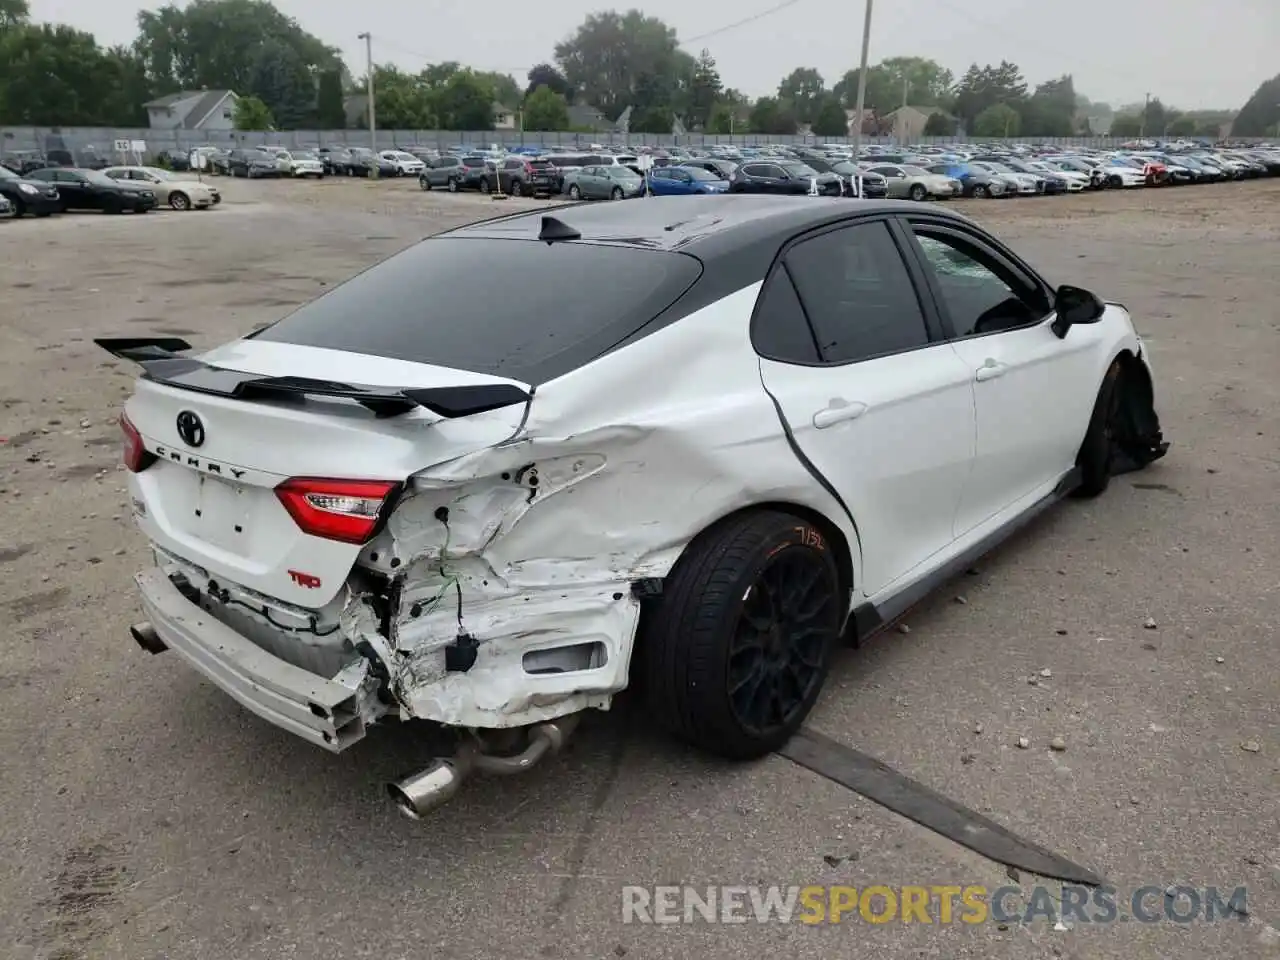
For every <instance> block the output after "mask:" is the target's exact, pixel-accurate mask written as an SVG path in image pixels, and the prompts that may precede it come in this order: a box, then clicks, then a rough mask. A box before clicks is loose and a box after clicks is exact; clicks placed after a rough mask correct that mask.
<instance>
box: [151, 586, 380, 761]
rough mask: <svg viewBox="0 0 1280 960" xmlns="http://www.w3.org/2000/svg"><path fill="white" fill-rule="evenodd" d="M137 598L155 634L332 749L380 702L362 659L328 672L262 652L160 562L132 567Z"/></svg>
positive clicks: (220, 682) (247, 701) (359, 734)
mask: <svg viewBox="0 0 1280 960" xmlns="http://www.w3.org/2000/svg"><path fill="white" fill-rule="evenodd" d="M134 579H135V580H136V581H137V584H138V589H139V591H140V592H141V594H142V605H143V607H144V608H145V610H146V612H147V617H148V618H149V619H150V621H151V625H152V627H153V628H154V629H155V632H156V634H157V635H159V637H160V639H161V640H163V641H164V643H165V645H166V646H168V647H169V649H171V650H174V651H176V652H177V653H178V655H179V656H181V657H182V658H183V659H184V660H186V661H187V662H188V663H189V664H190V665H191V666H193V667H194V668H195V669H196V670H198V671H199V672H200V673H202V674H204V676H205V677H207V678H208V679H209V680H210V681H212V682H213V683H214V685H216V686H217V687H219V688H221V689H222V690H223V691H224V692H225V693H227V694H228V695H230V696H231V697H232V698H234V699H235V700H236V701H238V702H239V703H240V705H241V706H243V707H245V708H246V709H248V710H250V711H251V712H253V713H256V714H257V715H258V716H259V717H261V718H262V719H264V720H266V721H268V722H269V723H273V724H275V725H276V726H277V727H280V728H281V729H284V730H288V731H289V732H290V733H293V734H297V735H298V736H300V737H302V738H303V739H305V740H309V741H311V742H312V743H314V744H316V745H317V746H320V747H323V748H324V749H326V750H329V751H331V752H333V753H338V752H339V751H341V750H344V749H346V748H347V747H349V746H351V744H353V743H355V742H356V741H357V740H360V739H362V738H363V737H364V735H365V730H366V728H367V726H368V724H369V723H371V722H372V721H373V720H374V719H376V718H377V717H378V716H381V715H382V714H384V713H385V712H386V707H385V706H383V705H382V704H380V703H379V702H378V700H377V694H376V684H375V683H374V682H373V681H372V680H370V679H369V678H368V675H367V673H366V669H365V668H366V667H367V664H366V663H365V662H364V661H358V662H357V666H356V667H354V668H348V669H347V670H344V671H343V673H342V674H340V675H339V676H340V677H342V682H339V681H338V680H336V679H335V680H327V679H325V678H324V677H321V676H317V675H316V674H314V673H310V672H308V671H306V670H303V669H301V668H300V667H295V666H294V665H293V664H291V663H286V662H285V661H284V660H281V659H280V658H279V657H275V656H273V655H271V654H270V653H267V652H266V651H265V650H263V649H262V648H261V647H258V646H256V645H255V644H253V643H251V642H250V641H249V640H247V639H245V638H244V637H243V636H241V635H240V634H239V633H237V632H236V631H234V630H232V629H231V628H230V627H228V626H226V625H225V624H223V623H220V622H219V621H217V620H215V619H214V618H213V617H211V616H209V615H208V614H207V613H205V612H204V611H203V610H201V609H200V608H199V607H198V606H196V605H195V604H194V603H192V602H191V601H190V600H188V599H187V598H186V597H185V596H184V595H183V594H182V592H181V591H180V590H179V589H178V588H177V586H175V585H174V583H173V582H172V581H171V580H170V579H169V577H168V575H167V574H166V573H165V571H164V570H162V569H159V568H157V569H152V570H146V571H143V572H142V573H139V574H137V575H136V576H135V577H134Z"/></svg>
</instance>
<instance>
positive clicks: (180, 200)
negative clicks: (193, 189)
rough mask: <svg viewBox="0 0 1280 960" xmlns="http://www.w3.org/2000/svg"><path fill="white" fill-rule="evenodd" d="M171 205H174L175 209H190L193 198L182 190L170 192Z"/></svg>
mask: <svg viewBox="0 0 1280 960" xmlns="http://www.w3.org/2000/svg"><path fill="white" fill-rule="evenodd" d="M169 206H171V207H173V209H174V210H190V209H191V198H190V197H188V196H187V195H186V194H185V193H183V192H182V191H181V190H175V191H174V192H173V193H171V194H169Z"/></svg>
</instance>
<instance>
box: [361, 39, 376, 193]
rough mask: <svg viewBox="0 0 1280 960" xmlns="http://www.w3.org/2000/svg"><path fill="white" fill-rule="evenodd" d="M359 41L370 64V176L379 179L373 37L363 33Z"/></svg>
mask: <svg viewBox="0 0 1280 960" xmlns="http://www.w3.org/2000/svg"><path fill="white" fill-rule="evenodd" d="M356 39H357V40H363V41H364V58H365V63H366V64H368V72H367V73H366V74H365V89H366V92H367V93H368V95H369V108H368V109H369V149H370V150H372V151H373V166H372V167H371V168H370V169H369V176H371V177H373V178H375V179H376V178H377V176H378V174H379V172H380V171H379V169H378V123H377V121H376V120H375V119H374V110H373V35H372V34H369V33H362V34H360V35H359V36H358V37H356Z"/></svg>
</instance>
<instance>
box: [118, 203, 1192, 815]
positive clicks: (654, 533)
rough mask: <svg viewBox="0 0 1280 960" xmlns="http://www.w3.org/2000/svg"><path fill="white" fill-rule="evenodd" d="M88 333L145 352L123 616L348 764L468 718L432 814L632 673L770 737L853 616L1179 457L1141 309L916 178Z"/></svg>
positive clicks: (891, 610)
mask: <svg viewBox="0 0 1280 960" xmlns="http://www.w3.org/2000/svg"><path fill="white" fill-rule="evenodd" d="M495 263H499V264H501V265H502V266H501V269H499V270H495V269H493V265H494V264H495ZM98 342H99V344H100V345H101V346H102V347H104V348H105V349H107V350H108V351H110V352H111V353H113V354H115V355H116V356H119V357H125V358H129V359H131V360H134V361H136V362H137V363H139V364H140V365H141V368H142V375H141V377H140V379H139V380H138V382H137V388H136V391H135V393H134V394H133V395H132V396H131V397H130V399H129V400H128V402H127V404H126V406H125V410H124V414H123V415H122V417H121V420H120V422H121V426H122V428H123V432H124V458H125V464H126V466H127V467H128V470H129V473H128V482H129V489H130V493H131V496H132V502H133V513H134V516H135V519H136V521H137V524H138V526H139V527H140V529H141V531H142V534H143V535H144V536H145V537H147V538H148V540H149V541H150V543H151V545H152V547H153V549H154V555H155V563H154V566H152V567H150V568H149V569H146V570H144V571H142V572H140V573H138V574H137V577H136V579H137V585H138V587H139V589H140V592H141V601H142V607H143V609H144V611H145V619H142V620H140V621H139V622H138V623H137V624H135V625H134V627H133V628H132V633H133V636H134V639H135V640H137V642H138V643H139V644H140V645H141V646H142V647H143V648H144V649H145V650H148V651H151V652H153V653H159V652H161V651H163V650H166V649H168V650H172V651H174V652H176V653H177V654H178V655H179V656H181V657H183V658H184V659H185V660H186V661H188V662H189V664H190V665H191V666H192V667H194V668H195V669H196V670H198V671H199V672H201V673H202V674H204V675H205V676H206V677H208V678H209V679H210V680H211V681H212V682H213V683H215V684H217V685H218V686H219V687H221V688H222V689H223V690H224V691H225V692H226V693H227V694H229V695H230V696H232V697H234V698H235V699H236V700H238V701H239V702H240V703H241V704H242V705H243V706H244V707H246V708H247V709H249V710H251V711H253V712H254V713H256V714H258V715H259V716H261V717H263V718H265V719H266V720H267V721H269V722H271V723H274V724H276V725H278V726H280V727H282V728H284V729H286V730H289V731H292V732H293V733H295V734H297V735H298V736H300V737H302V738H304V739H306V740H309V741H311V742H313V743H315V744H316V745H318V746H320V747H322V748H326V749H328V750H331V751H340V750H343V749H345V748H347V747H349V746H351V745H352V744H353V743H355V742H357V741H358V740H360V739H361V738H362V737H363V736H364V734H365V732H366V730H367V729H368V728H369V726H370V725H371V724H373V723H375V722H378V721H387V720H399V721H410V720H428V721H434V722H436V723H438V724H443V725H445V726H447V727H452V728H456V729H457V731H458V740H459V747H458V751H457V753H456V754H455V755H454V756H450V757H444V758H440V759H438V760H436V761H434V762H433V763H432V764H431V765H430V766H428V767H427V768H426V769H424V770H422V771H418V772H417V773H414V774H411V775H410V776H408V777H406V778H405V779H404V780H402V781H399V782H397V783H395V784H392V785H390V792H391V794H392V796H393V797H394V798H395V799H396V801H397V802H398V803H399V805H400V807H401V809H402V810H404V812H406V813H407V814H409V815H410V816H415V815H421V814H422V813H423V812H424V811H425V810H428V809H430V808H432V807H433V806H435V805H437V804H439V803H441V802H442V801H444V800H446V799H448V797H450V796H451V795H452V794H453V793H454V792H455V791H456V790H457V788H458V785H459V784H460V783H461V782H462V780H463V779H464V778H465V777H467V776H468V775H469V774H470V773H472V772H475V771H479V772H487V773H507V772H513V771H516V770H521V769H525V768H527V767H528V766H530V765H531V764H533V763H535V762H537V761H538V760H540V759H541V758H542V757H544V756H545V755H548V754H551V753H554V752H555V751H556V750H557V749H558V748H559V746H560V745H561V744H562V743H563V742H564V738H565V737H566V736H567V735H568V734H569V732H570V731H571V730H572V728H573V726H574V724H575V722H576V721H577V719H578V717H579V716H580V715H581V714H582V713H583V712H584V711H588V710H604V709H607V708H608V707H609V705H610V703H611V701H612V699H613V698H614V697H615V696H616V695H617V694H618V693H619V692H620V691H622V690H623V689H625V688H626V687H628V686H629V685H632V684H636V685H638V686H641V687H642V688H643V692H644V695H645V696H647V697H648V698H649V699H650V701H651V706H652V716H653V717H654V718H655V719H656V720H658V721H660V722H662V723H663V724H665V725H666V726H667V727H668V728H670V730H671V731H673V732H674V733H675V734H677V735H679V736H681V737H683V738H684V739H686V740H687V741H689V742H691V743H693V744H695V745H696V746H698V747H701V748H703V749H705V750H708V751H711V752H714V753H716V754H719V755H722V756H725V757H730V758H751V757H756V756H760V755H762V754H764V753H767V752H768V751H771V750H774V749H776V748H778V747H779V746H780V745H782V744H783V743H784V742H785V741H786V740H787V738H788V737H790V736H791V735H792V734H793V733H794V732H795V731H796V730H797V729H798V728H799V727H800V725H801V724H802V722H803V721H804V719H805V717H806V715H807V714H808V713H809V711H810V709H811V708H812V706H813V704H814V702H815V701H816V699H817V698H818V696H819V693H820V691H821V689H822V686H823V681H824V678H825V676H826V674H827V670H828V664H829V662H830V660H831V657H832V654H833V651H834V650H835V649H836V648H837V646H838V645H839V643H840V641H841V640H842V639H844V640H846V641H854V640H857V639H858V638H861V637H865V636H867V635H869V634H871V633H874V632H876V631H877V630H879V629H882V628H883V627H884V626H885V625H887V624H889V623H892V622H893V621H894V620H895V619H896V618H898V617H900V616H901V615H902V614H903V612H904V611H905V610H907V608H908V607H910V606H911V605H912V604H914V603H915V602H916V601H918V600H919V599H920V598H921V597H922V596H923V595H925V594H926V593H927V592H929V591H930V590H931V589H932V588H934V587H935V586H936V585H938V584H940V583H941V582H942V581H944V580H946V579H947V578H949V577H951V576H953V575H954V574H955V573H956V572H957V571H960V570H962V569H963V568H964V567H966V566H967V565H969V564H971V563H972V562H973V561H974V559H975V558H976V557H978V556H979V555H981V554H982V553H984V552H985V551H987V550H990V549H991V548H992V547H993V546H994V545H995V544H996V543H998V542H999V541H1001V540H1002V539H1004V538H1005V537H1007V536H1008V535H1009V534H1010V533H1011V532H1012V531H1013V530H1015V529H1016V528H1018V527H1019V526H1020V525H1022V524H1023V523H1025V522H1026V521H1027V520H1029V519H1030V518H1031V517H1033V516H1035V515H1036V514H1037V513H1039V512H1040V511H1041V510H1044V509H1046V508H1049V507H1050V506H1052V505H1053V504H1054V503H1055V502H1056V501H1058V500H1059V499H1061V498H1063V497H1066V496H1067V495H1070V494H1075V495H1083V496H1093V495H1096V494H1099V493H1101V492H1102V491H1103V490H1104V488H1105V487H1106V486H1107V481H1108V478H1109V477H1110V476H1112V475H1114V474H1116V473H1120V472H1124V471H1129V470H1136V469H1140V468H1142V467H1145V466H1146V465H1147V464H1149V463H1150V462H1152V461H1154V460H1156V459H1158V458H1159V457H1161V456H1163V455H1164V453H1165V451H1166V449H1167V447H1168V444H1167V443H1166V442H1165V441H1164V439H1163V437H1162V435H1161V429H1160V424H1159V421H1158V418H1157V415H1156V412H1155V409H1154V402H1153V385H1152V374H1151V367H1150V363H1149V358H1148V356H1147V349H1146V347H1145V345H1144V344H1143V342H1142V340H1141V338H1140V337H1139V336H1138V334H1137V333H1136V332H1135V330H1134V326H1133V323H1132V321H1131V319H1130V316H1129V313H1128V311H1127V310H1126V309H1125V308H1124V307H1123V306H1121V305H1120V304H1118V303H1112V302H1107V301H1104V300H1102V299H1099V297H1097V296H1095V295H1094V294H1093V293H1090V292H1088V291H1087V290H1084V289H1082V288H1080V287H1076V286H1054V285H1051V284H1050V283H1049V282H1048V281H1046V280H1045V279H1044V278H1043V277H1042V276H1040V274H1038V273H1037V272H1036V271H1035V270H1033V269H1032V268H1031V267H1030V266H1029V265H1028V264H1027V263H1026V262H1025V261H1024V260H1022V259H1021V258H1020V257H1019V256H1018V255H1017V253H1015V252H1014V251H1013V250H1011V249H1010V248H1009V247H1007V246H1006V245H1005V244H1003V243H1001V242H1000V241H999V240H997V239H996V238H995V237H993V236H992V235H991V234H990V233H988V232H987V231H985V230H984V229H982V228H981V227H979V226H977V225H975V224H974V223H972V222H971V221H969V220H968V219H966V218H964V217H963V216H960V215H958V214H955V213H952V212H950V211H947V210H942V209H938V208H936V207H932V206H930V207H922V206H921V205H919V204H913V203H909V202H894V201H865V202H859V203H853V204H851V203H849V202H848V201H845V200H839V199H832V200H826V199H813V198H810V197H795V198H790V197H751V196H706V197H680V198H653V199H649V200H646V201H644V202H641V203H626V204H604V205H599V206H595V205H592V206H587V205H565V206H557V207H550V208H545V209H544V210H543V211H540V212H535V213H520V214H516V215H514V216H506V217H499V218H497V219H493V220H489V221H485V222H482V223H478V224H473V225H471V226H466V227H462V228H459V229H456V230H451V231H448V232H446V233H443V234H439V235H437V236H434V237H430V238H428V239H426V240H423V241H421V242H419V243H417V244H416V245H414V246H412V247H410V248H409V249H407V250H405V251H403V252H402V253H399V254H397V255H395V256H393V257H391V258H390V259H388V260H386V261H384V262H382V263H381V264H379V265H377V266H375V267H373V268H371V269H369V270H366V271H364V272H362V273H360V274H358V275H357V276H356V277H354V278H353V279H351V280H348V281H347V282H345V283H343V284H341V285H339V286H337V287H335V288H333V289H332V290H330V291H328V292H326V293H325V294H324V295H322V296H321V297H319V298H318V299H316V300H314V301H312V302H311V303H308V304H306V305H304V306H302V307H301V308H299V309H298V310H296V311H295V312H293V313H291V314H290V315H288V316H286V317H284V318H283V319H281V320H279V321H277V322H276V323H274V324H273V325H271V326H268V327H266V328H264V329H261V330H258V331H255V332H254V333H251V334H249V335H248V336H246V337H244V338H242V339H239V340H236V341H233V342H231V343H228V344H226V345H225V346H221V347H218V348H216V349H214V350H211V351H209V352H207V353H203V354H199V355H195V354H193V352H192V351H191V348H190V347H189V345H188V344H187V343H185V342H184V341H182V340H176V339H172V338H164V337H156V338H138V337H133V338H120V339H114V340H100V341H98Z"/></svg>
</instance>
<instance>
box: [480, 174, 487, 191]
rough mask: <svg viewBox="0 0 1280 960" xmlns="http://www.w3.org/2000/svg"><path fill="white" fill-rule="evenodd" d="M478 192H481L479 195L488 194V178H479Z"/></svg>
mask: <svg viewBox="0 0 1280 960" xmlns="http://www.w3.org/2000/svg"><path fill="white" fill-rule="evenodd" d="M480 192H481V193H488V192H489V178H488V177H481V178H480Z"/></svg>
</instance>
